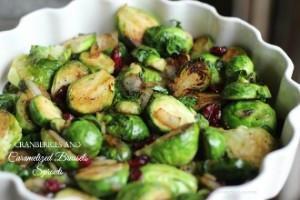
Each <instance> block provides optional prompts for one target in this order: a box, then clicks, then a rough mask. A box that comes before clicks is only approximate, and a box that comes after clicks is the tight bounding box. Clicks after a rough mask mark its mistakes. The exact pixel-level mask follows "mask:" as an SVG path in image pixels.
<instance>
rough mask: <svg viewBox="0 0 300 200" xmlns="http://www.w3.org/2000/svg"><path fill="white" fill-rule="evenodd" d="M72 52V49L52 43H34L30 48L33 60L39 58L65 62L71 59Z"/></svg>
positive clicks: (30, 55)
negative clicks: (44, 44)
mask: <svg viewBox="0 0 300 200" xmlns="http://www.w3.org/2000/svg"><path fill="white" fill-rule="evenodd" d="M71 53H72V52H71V49H69V48H66V47H64V46H62V45H50V46H47V47H46V46H40V45H32V46H31V48H30V53H29V57H30V59H31V60H33V61H37V60H39V59H50V60H60V61H63V62H65V61H67V60H69V59H70V57H71Z"/></svg>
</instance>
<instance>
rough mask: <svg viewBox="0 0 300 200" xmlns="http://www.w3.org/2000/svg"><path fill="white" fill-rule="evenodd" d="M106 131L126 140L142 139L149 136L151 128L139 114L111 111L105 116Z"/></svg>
mask: <svg viewBox="0 0 300 200" xmlns="http://www.w3.org/2000/svg"><path fill="white" fill-rule="evenodd" d="M103 122H104V123H105V128H106V133H107V134H109V135H112V136H116V137H119V138H122V139H123V140H125V141H141V140H144V139H145V138H147V137H148V136H149V134H150V133H149V130H148V127H147V125H146V124H145V123H144V121H143V119H142V118H141V117H140V116H138V115H127V114H121V113H110V114H106V115H105V116H104V117H103Z"/></svg>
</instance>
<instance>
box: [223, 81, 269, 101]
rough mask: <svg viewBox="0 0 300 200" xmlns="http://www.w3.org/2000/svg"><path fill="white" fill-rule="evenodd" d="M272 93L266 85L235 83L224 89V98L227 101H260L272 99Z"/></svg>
mask: <svg viewBox="0 0 300 200" xmlns="http://www.w3.org/2000/svg"><path fill="white" fill-rule="evenodd" d="M271 97H272V95H271V92H270V90H269V88H268V86H266V85H257V84H254V83H239V82H233V83H230V84H228V85H226V86H225V87H224V89H223V90H222V98H223V99H226V100H243V99H260V100H265V99H267V98H271Z"/></svg>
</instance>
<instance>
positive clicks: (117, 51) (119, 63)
mask: <svg viewBox="0 0 300 200" xmlns="http://www.w3.org/2000/svg"><path fill="white" fill-rule="evenodd" d="M111 58H112V59H113V61H114V62H115V70H114V74H118V73H119V72H120V70H121V67H122V64H123V62H122V58H121V53H120V48H119V47H116V48H114V49H113V51H112V54H111Z"/></svg>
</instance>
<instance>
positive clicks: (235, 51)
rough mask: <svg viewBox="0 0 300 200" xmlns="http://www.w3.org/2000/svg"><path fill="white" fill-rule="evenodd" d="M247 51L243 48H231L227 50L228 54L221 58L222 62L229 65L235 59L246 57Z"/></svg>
mask: <svg viewBox="0 0 300 200" xmlns="http://www.w3.org/2000/svg"><path fill="white" fill-rule="evenodd" d="M246 54H247V53H246V51H245V50H244V49H242V48H241V47H237V46H231V47H228V48H227V51H226V53H225V54H224V55H223V56H222V57H221V60H222V61H223V62H224V63H225V64H226V65H227V64H228V63H229V62H230V61H231V60H232V59H233V58H235V57H236V56H239V55H246Z"/></svg>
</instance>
